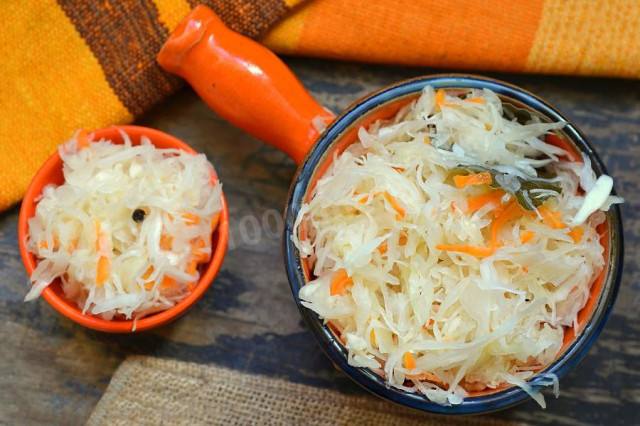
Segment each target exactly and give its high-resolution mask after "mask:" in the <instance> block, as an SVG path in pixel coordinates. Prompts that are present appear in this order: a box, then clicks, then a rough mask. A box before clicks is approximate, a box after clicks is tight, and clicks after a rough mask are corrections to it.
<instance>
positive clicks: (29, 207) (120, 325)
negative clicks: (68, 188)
mask: <svg viewBox="0 0 640 426" xmlns="http://www.w3.org/2000/svg"><path fill="white" fill-rule="evenodd" d="M120 131H124V132H125V133H126V134H127V135H128V136H129V137H130V138H131V142H132V143H133V144H134V145H137V144H139V143H140V138H141V137H142V136H146V137H148V138H149V140H150V141H151V143H152V144H153V145H154V146H156V147H157V148H162V149H166V148H172V149H180V150H182V151H185V152H188V153H190V154H193V155H195V154H196V152H195V151H194V150H193V149H192V148H191V147H190V146H189V145H187V144H186V143H184V142H182V141H181V140H179V139H177V138H175V137H173V136H171V135H168V134H166V133H164V132H161V131H158V130H154V129H149V128H146V127H140V126H112V127H107V128H104V129H99V130H95V131H93V132H91V134H92V135H93V139H94V140H99V139H101V138H105V139H109V140H111V141H112V142H113V143H123V139H122V134H121V133H120ZM212 179H214V180H217V176H215V175H214V176H212ZM62 183H64V176H63V174H62V160H61V159H60V155H59V154H58V152H56V153H55V154H53V155H52V156H51V157H49V159H48V160H47V161H46V162H45V163H44V165H43V166H42V167H41V168H40V170H38V172H37V173H36V175H35V177H34V178H33V180H32V181H31V184H30V185H29V188H28V189H27V192H26V194H25V196H24V199H23V201H22V206H21V208H20V217H19V219H18V243H19V246H20V255H21V256H22V261H23V263H24V266H25V268H26V269H27V273H28V274H29V275H31V274H32V273H33V270H34V269H35V267H36V265H37V263H38V260H37V258H36V257H35V256H34V255H33V253H31V252H29V251H28V250H27V248H26V241H27V235H28V234H29V228H28V220H29V218H31V217H33V216H34V214H35V210H36V205H37V204H38V203H37V201H36V200H37V199H38V197H39V196H40V195H41V194H42V189H43V188H44V187H45V186H46V185H49V184H54V185H60V184H62ZM228 239H229V212H228V211H227V203H226V201H225V199H224V195H223V196H222V212H221V213H220V222H219V224H218V227H217V229H216V231H215V232H214V233H213V236H212V242H211V245H212V253H213V254H212V258H211V260H210V261H209V263H207V264H202V265H201V266H200V268H199V271H200V279H199V281H198V283H197V284H196V285H195V286H194V287H193V291H192V292H191V293H190V294H189V295H188V296H187V297H185V298H184V299H182V300H181V301H180V302H178V303H177V304H175V305H174V306H172V307H171V308H169V309H167V310H165V311H162V312H158V313H155V314H152V315H149V316H147V317H145V318H142V319H140V320H138V321H136V324H135V330H134V322H133V320H125V319H117V318H114V319H112V320H105V319H102V318H100V317H98V316H94V315H89V314H83V313H82V310H81V308H80V307H78V305H76V303H75V302H72V301H69V300H67V299H66V297H65V295H64V293H63V292H62V288H61V286H60V280H59V279H58V280H55V281H54V282H53V283H51V284H50V285H49V286H48V287H46V288H45V289H44V291H43V292H42V297H43V298H44V299H45V300H46V301H47V302H49V304H50V305H51V306H53V308H54V309H56V310H57V311H58V312H60V313H61V314H62V315H64V316H66V317H67V318H69V319H70V320H72V321H75V322H76V323H78V324H80V325H84V326H85V327H89V328H92V329H94V330H99V331H106V332H109V333H131V332H132V331H136V332H138V331H144V330H148V329H151V328H154V327H158V326H161V325H163V324H166V323H168V322H170V321H172V320H174V319H176V318H177V317H179V316H180V315H182V314H183V313H185V312H186V311H187V309H189V308H190V307H191V306H192V305H193V304H194V303H195V302H197V301H198V299H200V298H201V297H202V295H203V294H204V293H205V291H207V289H208V288H209V286H210V285H211V282H212V281H213V279H214V278H215V276H216V274H217V273H218V270H219V269H220V265H221V264H222V260H223V259H224V255H225V253H226V251H227V241H228Z"/></svg>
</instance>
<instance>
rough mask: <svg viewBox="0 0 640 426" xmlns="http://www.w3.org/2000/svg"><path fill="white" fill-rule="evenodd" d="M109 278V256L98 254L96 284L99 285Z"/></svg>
mask: <svg viewBox="0 0 640 426" xmlns="http://www.w3.org/2000/svg"><path fill="white" fill-rule="evenodd" d="M108 278H109V258H108V257H107V256H100V257H99V258H98V265H97V267H96V285H97V286H98V287H100V286H101V285H102V284H104V283H105V281H107V279H108Z"/></svg>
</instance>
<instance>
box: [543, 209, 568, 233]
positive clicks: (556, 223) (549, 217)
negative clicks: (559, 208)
mask: <svg viewBox="0 0 640 426" xmlns="http://www.w3.org/2000/svg"><path fill="white" fill-rule="evenodd" d="M538 212H539V213H540V214H541V215H542V221H543V222H544V224H545V225H547V226H548V227H549V228H551V229H562V228H566V227H567V225H566V224H565V223H564V222H563V221H561V220H560V213H559V212H552V211H551V210H549V208H548V207H547V206H540V207H538Z"/></svg>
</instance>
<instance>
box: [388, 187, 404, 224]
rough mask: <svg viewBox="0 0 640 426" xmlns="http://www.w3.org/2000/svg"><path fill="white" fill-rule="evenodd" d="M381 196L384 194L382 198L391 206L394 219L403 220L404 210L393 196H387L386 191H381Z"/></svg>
mask: <svg viewBox="0 0 640 426" xmlns="http://www.w3.org/2000/svg"><path fill="white" fill-rule="evenodd" d="M383 194H384V198H386V200H387V201H388V202H389V204H391V207H392V208H393V209H394V210H395V211H396V219H400V218H403V217H404V215H405V213H406V212H405V210H404V208H402V206H401V205H400V203H398V200H396V199H395V198H393V196H392V195H391V194H389V193H388V192H387V191H383Z"/></svg>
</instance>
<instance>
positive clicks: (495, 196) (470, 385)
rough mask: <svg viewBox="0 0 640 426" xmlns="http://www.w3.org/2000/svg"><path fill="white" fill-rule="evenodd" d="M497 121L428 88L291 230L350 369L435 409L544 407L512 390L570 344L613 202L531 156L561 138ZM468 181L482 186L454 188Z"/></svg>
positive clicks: (360, 148) (548, 157) (494, 100)
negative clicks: (507, 392) (484, 396)
mask: <svg viewBox="0 0 640 426" xmlns="http://www.w3.org/2000/svg"><path fill="white" fill-rule="evenodd" d="M509 117H510V114H508V113H506V111H505V110H503V103H502V101H501V99H500V98H499V97H498V96H497V95H496V94H495V93H493V92H491V91H490V90H476V89H473V90H457V91H453V90H452V91H447V92H445V91H444V90H442V89H441V90H439V91H437V92H436V91H435V90H434V89H433V88H431V87H426V88H425V89H424V91H423V92H422V94H421V96H420V98H419V99H418V100H416V101H414V102H413V103H411V104H410V105H408V106H407V107H405V108H403V109H402V110H401V111H400V112H399V113H398V114H397V116H396V117H395V118H393V119H391V120H387V121H378V122H376V123H374V124H373V125H371V126H370V127H369V128H368V129H365V128H361V129H359V132H358V138H359V142H360V143H355V144H352V145H350V146H349V147H348V148H347V149H346V150H345V151H344V152H343V153H342V154H340V155H338V156H336V157H335V158H334V161H333V162H332V164H331V166H330V167H329V169H328V170H327V172H326V173H325V174H324V176H322V177H321V178H320V179H319V180H318V182H317V185H316V187H315V189H314V191H313V193H312V194H311V199H310V201H309V202H308V203H305V204H303V206H302V208H301V210H300V213H299V215H298V217H297V220H296V223H295V232H294V235H293V236H292V240H293V242H294V243H295V245H296V247H297V248H298V249H299V251H300V254H301V256H303V257H305V258H307V259H308V263H309V265H310V270H311V272H312V274H313V276H314V278H313V280H311V281H310V282H308V283H307V284H306V285H305V286H304V287H303V288H302V289H301V290H300V298H301V299H302V304H303V305H304V306H306V307H307V308H309V309H311V310H313V311H315V312H316V313H317V314H318V315H319V316H320V317H321V318H323V319H324V321H325V323H327V324H329V325H330V326H331V328H332V329H334V330H336V332H337V334H338V336H339V337H340V339H341V341H342V342H343V344H344V345H345V347H346V348H347V349H348V353H349V359H348V361H349V363H350V364H351V365H353V366H358V367H367V368H370V369H371V370H372V371H375V372H377V373H378V374H380V375H382V376H383V377H385V378H386V380H387V382H388V383H389V384H390V385H391V386H394V387H397V388H400V389H405V390H409V391H414V392H421V393H422V394H424V395H425V397H427V398H428V399H430V400H432V401H434V402H437V403H439V404H459V403H461V402H462V401H463V400H464V398H465V397H466V396H467V395H468V392H470V391H480V390H485V389H487V388H489V389H495V388H498V387H499V386H501V385H507V384H512V385H516V386H520V387H521V388H523V389H524V390H525V391H527V392H528V393H530V394H531V395H532V396H535V399H536V400H537V401H538V402H539V403H540V404H541V405H544V399H543V397H542V395H539V394H538V393H537V391H535V390H534V389H533V388H532V387H531V386H530V385H528V384H527V382H526V381H527V379H529V378H530V377H532V376H533V375H534V374H535V372H536V371H540V370H542V369H544V368H545V366H548V365H549V364H550V363H551V362H553V360H554V357H555V356H556V354H557V353H558V351H559V350H560V349H561V347H562V344H563V336H564V331H565V328H568V327H572V326H573V327H576V328H574V332H576V333H577V332H579V331H580V330H577V315H578V312H579V311H580V309H581V308H582V307H583V306H584V305H585V303H586V301H587V298H588V296H589V289H590V286H591V283H592V281H593V280H594V278H595V277H596V276H597V275H598V274H599V273H600V271H601V270H602V269H603V266H604V259H603V247H602V246H601V245H600V241H599V235H598V233H597V231H596V226H597V225H598V224H600V223H602V222H603V221H604V220H605V215H604V213H602V211H601V210H602V209H607V208H608V207H609V205H611V204H612V203H618V202H622V199H620V198H618V197H611V196H609V192H610V190H611V185H609V183H610V182H609V181H607V178H608V179H610V178H609V177H608V176H607V177H602V176H601V177H600V178H599V179H598V180H597V181H596V179H595V174H594V172H593V170H592V169H591V166H590V163H589V162H588V159H587V158H585V161H584V163H570V162H568V161H566V160H563V159H562V158H563V156H564V155H565V154H566V152H565V151H563V150H562V149H561V148H558V147H557V146H554V145H552V144H549V143H547V142H545V140H544V135H545V134H547V133H549V132H551V131H554V130H558V129H561V128H562V127H563V126H564V125H565V123H543V122H541V120H540V119H539V118H537V117H536V116H534V115H532V116H531V117H530V119H528V120H525V121H524V122H522V120H520V121H518V120H517V119H516V118H515V117H512V118H509ZM473 171H478V172H481V171H485V172H484V173H486V174H488V175H489V176H491V177H493V179H492V180H491V184H473V182H472V183H471V184H469V185H468V186H465V185H466V182H470V181H469V180H468V178H469V176H470V175H471V174H473ZM482 174H483V173H479V174H478V176H475V177H482V176H480V175H482ZM458 175H460V176H461V180H460V181H457V180H456V177H458ZM549 175H551V176H549ZM486 177H487V176H484V178H486ZM601 180H604V183H603V184H600V183H599V182H600V181H601ZM454 181H455V183H454ZM459 185H462V186H459ZM603 188H604V189H603ZM591 191H597V192H596V193H594V194H593V195H592V194H591ZM603 192H606V194H604V193H603ZM483 200H485V201H484V202H483ZM486 200H488V201H486ZM483 203H484V204H483ZM585 205H586V207H585ZM472 206H474V207H472ZM583 215H586V216H588V217H584V218H583V217H582V216H583ZM576 216H577V219H578V220H577V221H576V222H577V223H573V222H574V218H576ZM303 223H304V226H301V225H302V224H303ZM301 228H303V229H305V235H300V234H301V231H300V229H301ZM539 383H549V384H553V383H555V382H554V381H553V380H551V381H549V380H547V381H546V382H543V381H542V382H539Z"/></svg>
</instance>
